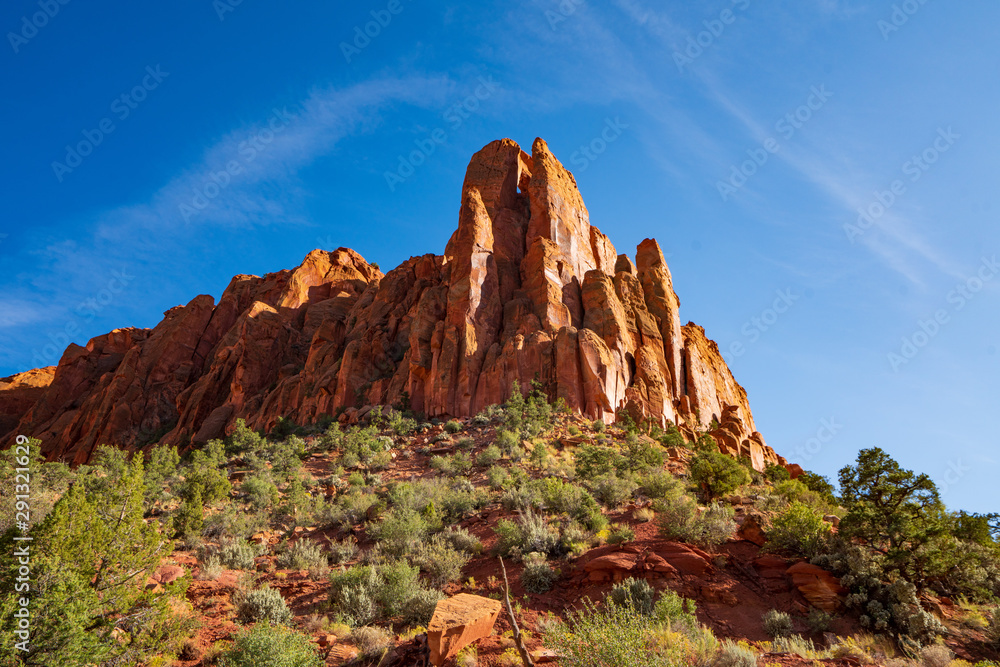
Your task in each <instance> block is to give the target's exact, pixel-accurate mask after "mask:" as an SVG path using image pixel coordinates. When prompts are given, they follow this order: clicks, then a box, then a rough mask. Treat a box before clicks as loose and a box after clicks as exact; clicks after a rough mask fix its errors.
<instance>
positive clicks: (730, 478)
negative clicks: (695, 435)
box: [691, 449, 750, 499]
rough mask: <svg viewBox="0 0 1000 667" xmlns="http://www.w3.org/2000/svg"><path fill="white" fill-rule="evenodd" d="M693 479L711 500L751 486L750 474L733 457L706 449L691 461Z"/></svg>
mask: <svg viewBox="0 0 1000 667" xmlns="http://www.w3.org/2000/svg"><path fill="white" fill-rule="evenodd" d="M691 479H692V480H694V482H695V483H696V484H697V485H698V486H699V487H700V488H701V490H702V493H703V494H704V495H705V496H706V497H707V498H709V499H711V498H718V497H720V496H724V495H726V494H728V493H732V492H733V491H735V490H736V489H738V488H740V487H741V486H743V485H745V484H749V483H750V473H749V472H747V469H746V468H744V467H743V466H742V465H740V463H739V462H738V461H737V460H736V459H734V458H732V457H731V456H726V455H725V454H722V453H720V452H713V451H709V450H707V449H704V450H701V451H699V452H698V454H697V455H696V456H695V457H694V458H693V459H692V460H691Z"/></svg>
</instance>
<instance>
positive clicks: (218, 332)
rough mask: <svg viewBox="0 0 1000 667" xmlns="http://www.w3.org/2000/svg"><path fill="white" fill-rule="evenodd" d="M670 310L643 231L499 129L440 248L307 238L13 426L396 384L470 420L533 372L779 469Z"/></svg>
mask: <svg viewBox="0 0 1000 667" xmlns="http://www.w3.org/2000/svg"><path fill="white" fill-rule="evenodd" d="M679 307H680V303H679V300H678V298H677V295H676V293H675V292H674V289H673V282H672V278H671V275H670V270H669V269H668V267H667V265H666V262H665V261H664V258H663V253H662V252H661V250H660V247H659V245H658V244H657V243H656V241H654V240H652V239H647V240H645V241H643V242H642V243H641V244H639V247H638V249H637V252H636V255H635V258H634V259H632V258H630V257H628V256H627V255H624V254H621V255H620V254H618V252H617V251H616V250H615V248H614V246H613V245H612V244H611V241H610V240H609V239H608V237H606V236H605V235H604V234H602V233H601V232H600V231H599V230H598V229H597V228H596V227H595V226H593V225H592V224H591V222H590V215H589V213H588V211H587V208H586V206H585V205H584V203H583V198H582V197H581V195H580V192H579V190H578V188H577V184H576V180H575V179H574V177H573V175H572V174H571V173H570V172H569V171H568V170H567V169H566V168H565V167H563V165H562V164H561V163H560V162H559V160H557V159H556V158H555V156H554V155H553V154H552V153H551V152H550V151H549V149H548V146H547V145H546V144H545V142H544V141H542V140H541V139H537V140H536V141H535V143H534V145H533V146H532V152H531V154H530V155H529V154H527V153H526V152H524V151H523V150H521V148H520V147H519V146H518V145H517V144H516V143H514V142H513V141H510V140H508V139H504V140H501V141H494V142H493V143H491V144H489V145H487V146H486V147H485V148H483V149H482V150H481V151H479V152H478V153H476V155H475V156H473V158H472V161H471V163H470V165H469V167H468V170H467V172H466V177H465V182H464V184H463V187H462V195H461V202H460V208H459V216H458V229H457V230H456V231H455V233H454V234H453V235H452V237H451V239H450V241H449V242H448V244H447V246H446V248H445V252H444V255H423V256H420V257H412V258H410V259H409V260H407V261H406V262H404V263H403V264H402V265H400V266H399V267H397V268H396V269H393V270H392V271H390V272H389V273H388V274H385V275H383V274H382V273H381V272H380V271H379V270H377V269H376V268H374V267H373V266H372V265H370V264H368V262H366V261H365V260H364V259H363V258H362V257H361V256H360V255H358V254H357V253H355V252H354V251H352V250H348V249H343V248H342V249H339V250H337V251H335V252H332V253H328V252H324V251H320V250H316V251H313V252H312V253H310V254H309V255H308V256H307V257H306V259H305V261H304V262H303V263H302V265H300V266H299V267H297V268H295V269H293V270H291V271H281V272H278V273H274V274H269V275H266V276H264V277H256V276H237V277H236V278H234V279H233V280H232V282H231V283H230V285H229V287H228V288H227V289H226V290H225V292H224V293H223V295H222V297H221V299H220V300H219V302H218V303H217V304H216V303H215V302H214V299H212V297H210V296H199V297H197V298H195V299H194V300H193V301H191V302H190V303H189V304H187V305H186V306H178V307H177V308H174V309H172V310H170V311H168V312H167V313H166V314H165V317H164V320H163V321H162V322H161V323H160V324H159V325H158V326H157V327H155V328H154V329H152V330H137V329H123V330H116V331H113V332H111V333H109V334H106V335H104V336H100V337H98V338H95V339H93V340H91V341H90V342H89V343H88V344H87V346H86V347H79V346H75V345H72V346H70V348H69V349H67V351H66V353H65V354H64V355H63V358H62V360H61V361H60V362H59V365H58V367H57V368H56V370H55V373H54V376H53V377H52V380H51V385H50V386H49V387H48V388H47V389H46V390H45V391H44V392H43V393H42V394H41V395H40V396H38V397H37V400H35V401H34V402H32V403H31V405H30V407H27V408H25V407H24V403H23V401H22V403H19V404H18V405H19V406H20V407H18V408H17V409H16V412H17V413H18V414H19V416H20V419H19V424H18V425H17V428H18V430H19V432H21V433H26V434H30V435H34V436H35V437H38V438H40V439H41V440H42V442H43V447H44V451H45V452H46V453H47V455H48V456H49V457H51V458H62V459H66V460H69V461H72V462H75V463H81V462H84V461H86V460H87V459H88V458H89V456H90V454H91V452H92V451H93V450H94V449H95V447H97V446H98V445H99V444H102V443H109V444H116V445H119V446H123V447H130V448H139V447H145V446H147V445H149V444H151V443H153V442H166V443H170V444H179V445H185V446H186V445H189V444H194V443H199V442H205V441H207V440H209V439H211V438H216V437H221V436H224V435H225V434H226V433H227V432H229V431H230V430H231V429H232V428H233V426H234V424H235V422H236V420H237V419H240V418H242V419H245V420H246V421H247V423H248V424H250V425H251V426H252V427H254V428H257V429H269V428H271V427H272V426H274V425H275V424H276V423H277V421H278V419H279V418H282V417H288V418H291V419H293V420H294V421H296V422H298V423H309V422H312V421H314V420H316V419H317V418H319V417H320V416H322V415H324V414H330V415H337V414H340V413H341V412H343V411H344V410H345V409H348V408H360V407H362V406H366V405H378V404H382V405H392V404H396V403H398V402H399V401H400V400H401V399H402V397H403V396H404V394H405V395H408V396H409V400H410V405H411V406H412V408H413V409H414V410H416V411H419V412H424V413H426V414H427V415H429V416H446V415H447V416H455V417H463V416H470V415H473V414H475V413H477V412H478V411H480V410H482V409H483V408H485V407H486V406H489V405H491V404H496V403H501V402H503V400H505V399H506V398H507V396H508V395H509V394H510V391H511V387H512V385H514V384H515V383H516V384H518V385H519V386H520V387H521V388H522V389H523V390H527V388H528V385H529V383H530V382H531V381H532V380H535V379H537V380H538V381H539V382H541V383H542V386H543V387H544V389H545V391H546V392H547V393H548V394H549V396H550V397H551V398H552V399H556V398H562V399H564V400H565V401H566V403H567V404H568V405H569V406H570V407H571V408H573V409H575V410H577V411H579V412H580V413H583V414H585V415H586V416H588V417H589V418H591V419H596V418H600V419H604V420H605V421H608V422H611V421H614V420H615V419H616V417H617V416H618V415H619V414H623V413H624V412H628V413H629V414H631V415H632V417H633V418H636V419H651V420H653V421H654V422H657V423H659V424H660V425H666V424H667V423H668V422H669V423H674V424H677V425H678V426H680V427H681V428H682V430H684V431H685V432H686V433H689V434H691V435H693V434H694V433H696V432H699V431H704V430H707V429H709V428H712V425H713V424H715V425H716V427H715V430H714V431H713V435H715V436H716V438H717V440H718V441H719V442H720V447H721V448H722V449H723V451H726V452H728V453H731V454H733V455H735V456H747V457H749V458H750V459H751V460H752V461H753V463H754V465H755V466H756V467H758V468H763V467H764V466H765V465H767V464H768V463H779V462H780V463H783V460H781V459H780V458H779V457H778V456H777V455H776V454H775V453H774V451H773V450H771V449H770V448H769V447H767V446H766V445H765V444H764V441H763V438H761V437H760V434H759V433H757V432H756V430H755V427H754V424H753V418H752V416H751V413H750V408H749V404H748V403H747V397H746V392H745V391H744V390H743V388H742V387H740V385H739V384H737V383H736V381H735V380H734V379H733V377H732V374H731V373H730V371H729V369H728V367H727V366H726V364H725V362H724V361H723V359H722V356H721V355H720V354H719V350H718V347H717V346H716V345H715V343H713V342H712V341H710V340H709V339H708V338H707V337H706V336H705V332H704V331H703V330H702V329H701V328H700V327H697V326H695V325H693V324H688V325H686V326H681V324H680V316H679ZM4 394H5V392H4V391H3V387H2V386H0V413H2V411H3V410H5V409H8V410H9V408H4V407H3V406H8V405H13V404H14V403H13V402H12V401H9V400H7V398H5V395H4ZM8 437H9V436H8Z"/></svg>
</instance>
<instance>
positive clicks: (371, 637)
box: [350, 626, 392, 658]
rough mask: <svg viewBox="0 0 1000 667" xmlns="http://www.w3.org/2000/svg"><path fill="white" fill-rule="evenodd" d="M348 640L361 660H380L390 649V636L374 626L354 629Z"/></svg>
mask: <svg viewBox="0 0 1000 667" xmlns="http://www.w3.org/2000/svg"><path fill="white" fill-rule="evenodd" d="M350 639H351V642H352V643H353V644H354V645H355V646H356V647H357V649H358V654H359V655H360V657H362V658H382V657H383V656H384V655H385V654H386V653H388V652H389V649H390V648H391V647H392V636H391V635H390V634H389V633H388V631H386V630H384V629H383V628H378V627H374V626H365V627H362V628H355V629H354V630H352V631H351V637H350Z"/></svg>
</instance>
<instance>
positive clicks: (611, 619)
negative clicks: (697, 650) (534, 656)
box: [544, 601, 692, 667]
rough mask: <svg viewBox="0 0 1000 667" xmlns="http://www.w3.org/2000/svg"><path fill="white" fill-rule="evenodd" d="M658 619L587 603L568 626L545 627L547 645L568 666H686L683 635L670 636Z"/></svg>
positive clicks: (687, 645) (571, 616) (688, 659)
mask: <svg viewBox="0 0 1000 667" xmlns="http://www.w3.org/2000/svg"><path fill="white" fill-rule="evenodd" d="M666 630H667V629H666V628H665V627H663V625H661V624H658V623H657V622H656V621H655V619H651V618H650V617H648V616H644V615H643V614H641V613H639V612H637V611H635V610H634V609H631V608H629V607H621V606H618V605H616V604H614V603H611V604H607V605H606V606H604V607H603V608H602V607H598V606H596V605H594V604H593V603H590V602H586V601H585V602H584V604H583V608H582V609H580V610H579V611H575V612H570V613H569V614H568V618H567V621H566V622H565V623H557V624H554V625H552V626H551V627H548V628H546V630H545V635H544V643H545V646H546V647H548V648H550V649H552V650H554V651H555V652H556V653H558V654H559V655H560V656H562V657H561V659H560V664H562V665H565V666H566V667H607V666H608V665H628V666H629V667H686V666H687V665H689V664H691V656H690V653H691V652H692V650H691V646H690V643H689V642H686V641H683V636H681V635H676V637H677V639H678V641H673V639H674V638H675V635H673V634H672V633H669V632H668V633H667V635H666V641H661V640H660V637H662V636H663V633H664V632H665V631H666Z"/></svg>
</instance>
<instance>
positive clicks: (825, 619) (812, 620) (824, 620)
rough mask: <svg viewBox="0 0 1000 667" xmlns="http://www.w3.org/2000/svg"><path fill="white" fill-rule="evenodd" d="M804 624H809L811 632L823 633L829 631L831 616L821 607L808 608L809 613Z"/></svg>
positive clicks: (831, 622)
mask: <svg viewBox="0 0 1000 667" xmlns="http://www.w3.org/2000/svg"><path fill="white" fill-rule="evenodd" d="M806 625H808V626H809V631H810V632H812V633H813V634H816V635H819V634H823V633H824V632H829V630H830V627H831V626H832V625H833V616H831V615H830V614H828V613H827V612H825V611H823V610H822V609H816V608H815V607H813V608H812V609H810V610H809V615H808V616H807V617H806Z"/></svg>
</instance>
